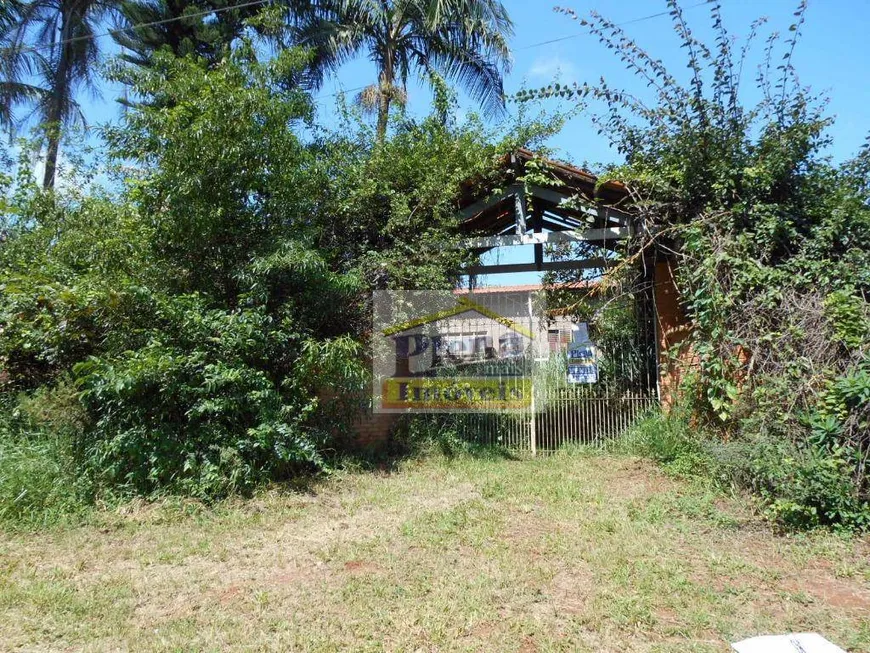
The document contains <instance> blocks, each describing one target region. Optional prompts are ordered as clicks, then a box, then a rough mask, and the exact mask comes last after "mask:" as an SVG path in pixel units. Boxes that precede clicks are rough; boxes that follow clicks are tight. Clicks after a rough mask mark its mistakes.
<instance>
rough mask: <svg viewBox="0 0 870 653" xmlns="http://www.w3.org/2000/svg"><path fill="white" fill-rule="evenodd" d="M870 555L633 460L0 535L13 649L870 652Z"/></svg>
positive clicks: (436, 475) (469, 462)
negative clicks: (742, 641) (835, 646)
mask: <svg viewBox="0 0 870 653" xmlns="http://www.w3.org/2000/svg"><path fill="white" fill-rule="evenodd" d="M868 553H870V547H868V544H867V542H866V541H865V540H860V539H853V540H845V539H841V538H837V537H835V536H832V535H825V534H815V535H809V536H801V537H784V536H779V535H775V534H773V533H771V532H770V530H769V529H768V528H767V527H766V526H765V525H764V524H762V523H759V522H758V521H757V520H755V519H754V518H753V517H752V515H751V514H750V513H749V512H748V511H747V510H746V508H745V506H744V505H742V503H741V501H739V500H732V499H728V498H726V497H722V496H721V495H717V494H715V493H712V492H710V491H708V490H705V489H703V488H699V487H695V486H691V485H687V484H685V483H681V482H677V481H674V480H672V479H669V478H667V477H665V476H663V475H662V474H661V473H659V472H658V471H657V470H656V469H654V468H652V467H651V466H650V465H648V464H646V463H643V462H640V461H638V460H635V459H629V458H621V457H609V456H588V455H583V454H565V455H559V456H554V457H550V458H546V459H538V460H525V461H511V460H492V459H487V460H484V459H475V458H463V459H458V460H452V461H448V460H443V459H433V460H428V461H423V462H415V463H408V464H407V465H405V466H404V468H403V469H402V470H401V471H400V472H398V473H395V474H363V473H360V474H348V475H345V476H342V477H337V478H335V479H333V480H331V481H329V482H327V483H324V484H323V485H321V486H320V487H318V488H316V491H314V492H311V493H308V494H304V493H300V494H288V493H281V492H272V493H264V494H262V495H261V496H259V497H257V498H256V499H254V500H250V501H234V502H227V503H225V504H222V505H220V506H218V507H217V508H212V509H207V508H204V507H202V506H198V505H196V504H185V503H181V504H163V505H157V506H146V505H138V506H131V507H130V508H128V509H127V510H126V511H125V512H124V513H111V514H110V513H104V514H102V515H100V516H98V517H97V518H96V519H95V522H94V523H93V524H91V525H88V526H83V527H79V528H75V529H69V530H61V531H55V532H50V533H45V534H30V535H20V534H18V535H12V534H7V535H3V536H0V561H2V562H0V615H2V616H0V642H2V646H3V647H4V648H8V649H15V648H24V649H56V650H71V649H73V650H75V649H83V650H125V649H126V650H137V651H149V650H154V651H157V650H232V649H244V650H251V649H253V650H300V651H335V650H364V651H365V650H371V651H381V650H389V651H404V650H423V651H447V650H450V651H574V650H588V651H669V650H673V651H677V650H679V651H724V650H727V649H728V647H727V642H728V641H733V640H735V639H738V638H741V637H745V636H749V635H752V634H756V633H762V632H780V631H788V630H816V631H819V632H822V633H823V634H825V635H826V636H827V637H829V638H830V639H832V640H834V641H836V642H837V643H839V644H840V645H841V646H843V647H845V648H847V649H849V650H851V651H870V559H868V555H867V554H868Z"/></svg>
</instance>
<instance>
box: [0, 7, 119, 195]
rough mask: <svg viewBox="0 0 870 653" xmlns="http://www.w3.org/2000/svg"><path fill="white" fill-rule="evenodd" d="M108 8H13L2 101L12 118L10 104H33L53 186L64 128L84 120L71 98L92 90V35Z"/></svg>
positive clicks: (95, 50)
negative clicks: (86, 90)
mask: <svg viewBox="0 0 870 653" xmlns="http://www.w3.org/2000/svg"><path fill="white" fill-rule="evenodd" d="M112 10H113V3H112V2H111V0H31V1H29V2H21V4H20V6H19V7H18V9H17V14H16V21H17V22H16V25H15V26H14V27H13V28H11V31H10V32H9V37H8V39H7V40H8V43H9V46H8V48H9V49H8V57H4V69H5V70H4V82H5V83H7V84H9V85H10V88H11V89H12V90H11V91H10V92H6V93H4V94H3V95H2V98H0V101H2V106H3V111H4V113H5V114H6V115H8V117H9V119H10V121H11V116H12V109H13V108H14V107H15V106H16V105H17V104H22V103H25V104H31V105H33V114H32V115H35V116H36V117H37V118H38V119H39V121H40V123H41V124H42V125H44V127H45V134H46V141H47V147H46V155H45V176H44V178H43V186H44V187H45V188H53V187H54V182H55V176H56V174H57V157H58V151H59V148H60V139H61V135H62V131H63V129H64V128H66V127H69V126H72V125H75V124H82V125H83V124H85V119H84V115H83V114H82V111H81V107H80V106H79V104H78V103H77V102H76V99H75V98H76V94H77V92H78V90H79V89H81V88H89V89H91V90H93V91H95V90H96V86H95V84H94V82H95V73H96V66H97V64H98V62H99V54H100V52H99V45H98V42H97V39H95V38H94V36H95V34H96V27H97V25H99V24H100V22H101V21H102V20H103V19H104V18H105V17H106V16H107V14H108V13H109V12H111V11H112ZM22 78H25V79H27V80H30V79H33V80H34V83H32V84H30V83H25V82H22V81H21V80H22ZM13 87H14V88H13Z"/></svg>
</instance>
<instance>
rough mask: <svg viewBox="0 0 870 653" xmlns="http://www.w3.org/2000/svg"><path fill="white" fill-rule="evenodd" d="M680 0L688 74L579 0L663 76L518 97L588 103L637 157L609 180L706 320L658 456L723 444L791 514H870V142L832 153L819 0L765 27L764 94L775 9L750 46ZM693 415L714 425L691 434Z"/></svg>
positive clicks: (864, 517) (692, 345)
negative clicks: (814, 40) (801, 77)
mask: <svg viewBox="0 0 870 653" xmlns="http://www.w3.org/2000/svg"><path fill="white" fill-rule="evenodd" d="M667 4H668V8H669V11H670V16H671V19H672V23H673V27H674V30H675V32H676V34H677V37H678V39H679V40H680V43H681V45H682V47H683V49H684V51H685V52H686V53H687V58H688V62H687V63H688V81H687V83H685V84H684V83H682V81H681V79H682V78H683V75H682V73H676V72H672V71H671V70H669V69H667V68H666V67H665V65H664V64H663V63H662V62H661V61H660V60H659V59H657V58H656V57H655V55H654V54H653V53H648V52H646V51H645V50H644V49H643V48H642V47H641V46H640V45H639V44H638V43H636V42H635V41H634V40H632V39H631V38H630V37H628V36H627V35H626V34H625V33H624V32H623V30H622V29H621V28H620V27H619V26H618V25H616V24H614V23H613V22H611V21H610V20H608V19H606V18H604V17H602V16H600V15H598V14H595V13H593V14H592V15H591V17H589V18H588V19H580V18H579V17H578V16H576V15H575V14H573V12H570V11H567V10H566V11H565V13H567V14H568V15H570V16H571V17H572V18H574V19H576V20H579V21H580V23H581V24H582V25H584V26H586V28H587V29H588V30H589V32H590V33H591V34H592V35H593V36H594V37H596V38H598V39H599V40H600V41H601V42H602V43H603V44H604V45H605V46H606V47H608V48H609V49H611V50H613V51H614V52H615V53H616V54H617V56H619V57H620V59H621V60H622V61H623V62H624V63H625V65H626V66H627V67H628V68H629V69H630V70H632V71H633V72H635V73H636V74H637V76H638V78H639V79H640V80H641V81H642V82H643V83H644V84H645V85H646V86H648V88H649V89H650V91H649V92H648V93H647V94H641V93H633V92H631V91H630V90H627V91H623V90H620V89H615V88H611V87H610V86H609V85H607V83H606V82H603V81H602V83H601V84H599V85H595V86H591V85H575V86H573V87H561V86H559V85H556V86H555V87H550V88H548V89H544V90H542V91H540V92H527V93H524V94H522V95H521V96H520V99H521V100H525V99H529V98H531V97H540V96H552V95H558V96H562V97H577V98H579V99H581V100H582V101H584V102H588V103H589V104H590V107H591V108H592V111H593V114H594V115H595V118H594V119H595V122H596V123H597V124H598V126H599V128H600V133H601V134H602V135H603V136H605V137H608V138H610V139H611V141H612V143H613V144H614V145H615V146H616V147H617V148H618V149H619V151H620V152H621V153H622V154H624V155H625V157H626V161H625V164H624V165H621V166H619V167H616V168H614V169H612V170H611V171H610V172H609V173H608V175H607V176H606V178H605V179H613V178H616V179H619V180H621V181H623V182H624V183H626V184H627V186H628V189H629V193H630V200H631V205H632V207H633V208H634V210H635V212H636V213H637V216H638V223H639V227H640V233H642V234H644V236H642V237H641V239H640V241H639V242H636V243H634V246H638V247H640V248H641V250H642V251H643V252H644V254H645V256H646V259H645V260H646V261H647V263H651V262H653V261H664V260H670V261H672V262H673V263H674V264H675V266H676V269H677V286H678V290H679V293H680V297H681V301H682V306H683V308H684V310H685V313H686V316H687V317H688V319H689V320H690V321H691V325H692V331H691V335H690V336H689V338H688V340H687V341H685V342H683V343H681V344H680V345H679V346H678V347H677V348H676V349H675V351H673V352H671V353H672V354H673V356H674V357H675V359H676V361H677V364H678V365H681V366H682V367H684V368H685V370H684V371H685V372H686V373H685V374H684V383H683V386H682V387H681V389H680V395H681V398H682V402H683V403H684V404H685V405H684V406H683V410H682V411H681V412H679V413H678V415H677V416H674V417H672V418H670V419H668V420H665V421H663V422H661V421H660V422H654V423H652V424H653V426H649V425H648V426H647V427H645V428H643V429H642V430H643V431H645V432H647V433H648V434H652V433H654V432H655V447H657V449H656V451H654V452H653V453H655V455H656V456H658V457H661V456H664V457H665V458H670V457H671V456H672V454H671V453H667V451H668V450H669V449H670V448H672V447H676V448H677V449H679V447H681V446H683V444H680V443H681V442H683V441H685V445H686V446H689V445H690V443H691V446H690V449H692V450H694V449H696V448H697V447H696V445H697V446H700V445H703V448H704V449H705V450H710V449H714V450H715V451H716V452H718V453H717V457H721V458H722V459H723V463H724V464H723V465H722V466H715V468H716V469H717V470H720V471H725V472H727V475H728V478H729V479H730V480H733V481H737V482H739V483H740V484H743V485H746V486H748V487H750V488H752V489H754V490H755V491H757V492H758V493H759V494H760V495H761V496H762V497H763V498H764V499H765V502H766V505H767V510H768V511H769V512H770V513H771V515H772V516H773V517H774V518H775V519H778V520H780V521H782V522H784V523H786V524H790V525H795V526H815V525H819V524H837V525H844V526H847V527H855V528H864V527H867V526H868V525H870V505H868V499H870V482H868V477H867V469H866V465H867V459H868V456H870V303H868V292H870V203H868V189H870V148H868V147H866V146H865V147H864V148H863V149H862V150H861V151H860V153H859V154H858V155H857V156H856V157H855V158H854V159H853V160H851V161H848V162H846V163H843V164H836V163H834V162H832V161H831V160H830V159H829V157H827V156H826V154H825V147H826V145H827V144H828V137H827V136H826V128H827V126H828V125H829V124H830V118H829V117H828V116H827V115H826V114H825V111H824V107H825V103H824V98H823V97H819V96H815V95H812V94H811V93H810V91H808V90H807V89H805V88H803V87H801V86H800V84H799V83H798V80H797V75H796V72H795V70H794V68H793V65H792V56H793V53H794V50H795V48H796V47H798V42H799V38H800V34H801V29H802V26H803V24H804V19H805V14H806V9H807V6H806V3H805V2H802V3H801V4H800V5H799V7H798V8H797V11H796V12H795V18H794V24H793V25H792V26H791V28H790V30H789V32H788V36H787V38H785V39H784V40H781V39H780V38H778V37H777V35H776V34H773V35H771V36H770V37H769V38H768V39H767V40H766V41H765V46H764V49H763V53H762V56H761V60H760V64H759V66H758V72H757V75H756V77H755V79H754V83H755V86H756V88H757V89H758V99H757V101H747V99H746V98H747V96H748V97H752V95H753V94H754V93H746V92H745V89H744V88H743V86H742V84H744V83H745V79H744V75H743V73H744V68H745V67H746V66H745V64H747V63H748V61H749V60H750V59H751V53H752V48H751V46H752V43H753V41H754V39H755V38H756V34H758V32H759V30H760V29H761V26H762V25H763V21H758V22H757V23H756V24H754V25H753V26H752V30H751V35H750V37H749V38H748V40H747V41H746V43H745V44H744V45H743V47H742V48H740V49H736V46H735V43H734V41H733V39H732V37H731V35H730V34H729V32H728V31H727V30H726V28H725V26H724V24H723V20H722V16H721V13H720V6H719V3H718V2H712V3H711V8H710V12H711V20H712V25H713V30H714V33H715V40H714V42H713V43H710V44H707V43H704V42H702V41H700V40H699V39H698V38H696V37H695V35H694V33H693V32H692V30H691V29H690V27H689V25H688V23H687V20H686V18H685V16H684V15H683V11H682V9H681V8H680V5H679V4H678V3H677V2H676V0H669V1H668V3H667ZM753 91H754V89H753ZM602 106H603V110H601V111H599V110H598V109H597V108H596V107H602ZM635 260H638V261H639V260H640V255H637V256H636V257H635ZM617 278H618V275H616V276H615V277H612V278H611V279H610V281H611V282H612V283H616V282H617ZM625 279H630V280H631V281H633V280H634V272H631V273H630V274H626V275H623V276H622V280H623V284H624V285H623V286H622V288H623V290H626V291H632V290H634V289H636V288H637V286H634V285H632V284H631V282H626V281H625ZM681 424H682V425H681ZM696 430H701V431H702V432H703V433H706V434H707V437H706V438H701V439H699V438H697V437H696V436H694V435H693V436H691V437H689V433H690V432H694V431H696ZM682 433H684V434H685V435H686V437H685V438H683V436H682V435H681V434H682ZM663 452H664V453H663Z"/></svg>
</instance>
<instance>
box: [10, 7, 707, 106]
mask: <svg viewBox="0 0 870 653" xmlns="http://www.w3.org/2000/svg"><path fill="white" fill-rule="evenodd" d="M715 1H716V0H702V2H698V3H697V4H694V5H689V6H688V7H685V9H695V8H697V7H701V6H703V5H708V4H710V3H712V2H715ZM271 2H272V0H250V1H249V2H242V3H240V4H237V5H229V6H226V7H219V8H217V9H209V10H204V11H199V12H194V13H192V14H185V15H183V16H173V17H172V18H164V19H162V20H154V21H150V22H147V23H137V24H135V25H128V26H126V27H123V28H119V29H110V30H108V31H106V32H103V33H101V34H87V35H85V36H74V37H72V38H68V39H63V40H61V41H57V42H55V43H48V44H46V45H41V46H30V47H27V48H22V49H21V50H19V52H38V51H40V50H49V49H54V48H56V47H60V46H62V45H66V44H67V43H76V42H78V41H86V40H88V39H94V40H96V39H100V38H104V37H106V36H114V35H115V34H123V33H125V32H129V31H131V30H136V29H142V28H145V27H157V26H158V25H166V24H167V23H173V22H177V21H180V20H187V19H189V18H202V17H204V16H211V15H213V14H219V13H222V12H225V11H232V10H234V9H245V8H247V7H256V6H258V5H264V4H267V3H271ZM669 13H670V12H669V11H660V12H658V13H655V14H650V15H648V16H641V17H639V18H632V19H631V20H626V21H623V22H621V23H614V25H615V26H616V27H622V26H624V25H631V24H634V23H640V22H643V21H646V20H651V19H653V18H660V17H661V16H666V15H668V14H669ZM585 35H586V32H577V33H576V34H569V35H567V36H562V37H559V38H555V39H549V40H547V41H540V42H538V43H530V44H529V45H524V46H522V47H519V48H514V52H522V51H524V50H531V49H533V48H539V47H541V46H544V45H550V44H552V43H560V42H562V41H568V40H571V39H576V38H579V37H581V36H585ZM364 88H365V86H359V87H357V88H352V89H349V90H341V91H337V92H335V93H329V94H326V95H320V96H318V97H316V98H315V100H320V99H325V98H329V97H335V96H338V95H341V94H342V93H353V92H354V91H360V90H362V89H364Z"/></svg>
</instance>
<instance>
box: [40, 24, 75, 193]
mask: <svg viewBox="0 0 870 653" xmlns="http://www.w3.org/2000/svg"><path fill="white" fill-rule="evenodd" d="M62 11H63V10H62ZM71 23H72V17H71V16H70V15H69V14H68V13H67V12H64V14H63V15H62V16H61V29H60V41H61V43H62V45H61V46H60V55H59V58H58V60H57V70H55V72H54V84H52V89H51V103H50V105H49V107H48V113H47V115H46V125H45V130H46V137H47V139H48V147H47V148H46V152H45V176H44V177H43V179H42V187H43V188H45V189H51V188H54V181H55V177H56V176H57V156H58V152H59V150H60V137H61V123H62V122H63V118H64V115H63V109H64V105H65V104H66V102H67V94H68V93H69V80H68V79H67V78H68V76H69V54H70V53H69V48H70V45H69V44H68V43H64V41H66V40H68V38H69V28H70V25H71Z"/></svg>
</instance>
